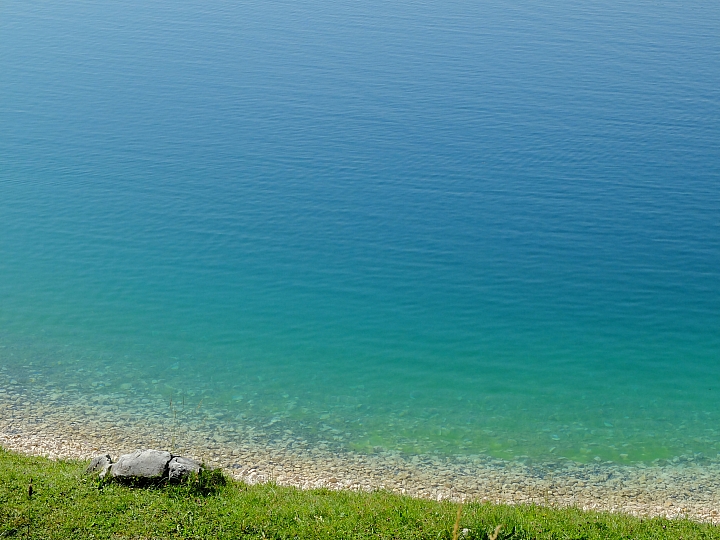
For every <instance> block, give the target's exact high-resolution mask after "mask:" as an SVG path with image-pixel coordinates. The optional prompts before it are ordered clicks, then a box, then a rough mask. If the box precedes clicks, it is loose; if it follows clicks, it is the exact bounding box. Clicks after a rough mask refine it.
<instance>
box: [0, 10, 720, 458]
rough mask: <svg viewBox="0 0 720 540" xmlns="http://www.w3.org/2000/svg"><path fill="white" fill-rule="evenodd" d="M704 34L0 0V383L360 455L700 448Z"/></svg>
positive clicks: (630, 454)
mask: <svg viewBox="0 0 720 540" xmlns="http://www.w3.org/2000/svg"><path fill="white" fill-rule="evenodd" d="M718 28H720V4H718V3H716V2H709V1H708V2H705V1H701V0H691V1H686V2H665V1H639V2H634V3H626V2H619V1H616V0H590V1H586V2H570V1H566V0H560V1H556V2H547V1H534V0H529V1H526V2H516V3H513V2H500V1H496V0H490V1H488V2H474V1H472V2H471V1H469V0H468V1H463V0H459V1H442V2H441V1H439V0H430V1H428V2H406V1H399V2H379V1H375V0H369V1H365V2H349V1H345V0H341V1H335V2H322V1H319V0H307V1H300V2H297V1H294V2H289V1H265V2H229V1H227V0H211V1H199V0H178V1H175V2H140V1H137V0H129V1H126V2H112V1H111V2H89V1H82V2H60V1H57V0H50V1H47V2H39V3H36V2H19V1H10V2H4V3H3V4H2V6H0V370H2V374H3V376H4V377H5V379H4V380H5V381H10V380H12V381H13V383H12V384H16V385H25V386H26V387H28V388H31V387H33V385H35V386H36V387H37V388H40V389H42V388H44V387H47V388H53V389H54V390H53V391H55V392H57V391H62V392H63V393H64V394H63V395H65V396H66V398H65V399H68V400H71V401H72V400H74V401H77V402H90V401H91V400H92V398H93V397H97V396H99V395H100V396H106V397H107V396H110V397H111V398H115V399H117V400H120V399H122V401H118V402H119V403H121V404H122V403H125V398H123V397H122V396H126V398H127V400H128V402H130V401H132V402H133V404H134V406H135V405H137V404H138V403H143V401H142V400H146V402H147V403H151V402H152V403H155V402H154V401H152V400H160V399H162V401H163V403H164V402H165V401H169V400H170V399H174V400H175V403H178V402H180V401H182V403H183V404H188V405H189V406H192V407H195V408H197V407H200V406H202V407H203V410H208V411H219V413H218V414H222V415H223V416H218V418H221V419H222V420H221V421H222V422H224V423H225V424H226V425H228V426H231V425H233V424H238V423H243V424H246V425H257V426H268V425H273V424H278V425H282V426H283V428H284V429H288V430H289V431H292V432H293V433H296V434H299V435H298V436H302V437H304V438H306V439H307V440H311V441H312V440H323V441H325V442H324V443H323V444H330V445H331V446H332V445H336V446H337V447H338V448H345V449H352V450H355V451H358V452H368V453H370V452H377V451H379V450H393V451H400V452H402V453H403V454H405V455H414V454H427V453H439V454H445V455H461V454H467V455H478V454H479V455H489V456H493V457H496V458H502V459H506V460H515V459H526V458H530V459H537V460H551V459H555V458H558V457H565V458H568V459H571V460H575V461H578V462H584V463H587V462H593V460H595V461H602V462H607V461H612V462H614V463H619V464H622V463H627V464H630V463H638V462H645V463H650V462H652V461H654V460H658V459H672V458H673V457H675V456H696V455H697V454H698V453H702V454H703V455H705V456H712V457H713V458H714V457H715V456H716V454H717V453H718V452H720V431H719V430H720V427H719V424H718V421H719V420H720V332H719V329H720V129H719V126H720V37H719V34H718ZM6 384H10V383H7V382H6ZM149 406H150V405H148V407H149ZM328 433H332V434H333V435H332V437H329V436H328Z"/></svg>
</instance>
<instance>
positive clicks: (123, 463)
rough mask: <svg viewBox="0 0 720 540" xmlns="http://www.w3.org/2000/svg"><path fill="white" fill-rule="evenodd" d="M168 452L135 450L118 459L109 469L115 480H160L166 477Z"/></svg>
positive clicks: (169, 457)
mask: <svg viewBox="0 0 720 540" xmlns="http://www.w3.org/2000/svg"><path fill="white" fill-rule="evenodd" d="M170 459H172V456H171V455H170V452H163V451H161V450H135V452H133V453H132V454H125V455H122V456H120V457H119V458H118V460H117V463H114V464H113V465H112V467H111V468H110V474H111V475H112V476H113V477H114V478H117V479H127V480H130V479H147V480H150V479H160V478H163V477H166V476H167V470H168V463H169V462H170Z"/></svg>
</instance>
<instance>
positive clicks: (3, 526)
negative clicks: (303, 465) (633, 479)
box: [0, 449, 720, 540]
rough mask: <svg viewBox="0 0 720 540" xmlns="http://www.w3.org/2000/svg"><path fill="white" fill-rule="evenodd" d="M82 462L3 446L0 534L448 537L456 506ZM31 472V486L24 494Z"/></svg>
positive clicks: (514, 514)
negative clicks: (136, 474)
mask: <svg viewBox="0 0 720 540" xmlns="http://www.w3.org/2000/svg"><path fill="white" fill-rule="evenodd" d="M84 466H85V464H84V463H79V462H53V461H49V460H46V459H43V458H37V457H27V456H20V455H18V454H14V453H11V452H6V451H4V450H2V449H0V538H18V539H20V538H22V539H24V538H63V539H65V538H83V539H86V538H113V539H115V538H277V539H280V538H282V539H296V538H297V539H306V538H307V539H310V538H348V539H350V538H352V539H362V538H388V539H391V538H392V539H399V538H413V539H415V538H418V539H420V538H427V539H433V540H437V539H451V538H452V537H453V528H454V525H455V522H456V517H457V512H458V505H456V504H452V503H447V502H444V503H436V502H432V501H423V500H416V499H411V498H408V497H402V496H397V495H392V494H389V493H383V492H376V493H353V492H335V491H328V490H315V491H301V490H298V489H294V488H284V487H279V486H275V485H262V486H247V485H245V484H241V483H237V482H233V481H230V482H228V483H227V484H226V485H219V486H216V487H212V488H208V489H199V488H198V487H197V486H192V485H186V486H172V487H163V488H152V489H133V488H129V487H125V486H121V485H117V484H108V485H104V486H101V485H100V484H99V483H98V481H97V480H95V479H93V478H89V477H87V476H85V475H84V474H83V469H84ZM31 479H32V486H33V494H32V497H29V496H28V487H29V484H30V480H31ZM498 525H501V526H502V528H501V529H500V532H499V534H498V536H497V538H499V539H500V538H502V539H507V538H513V539H531V538H538V539H539V538H547V539H550V538H558V539H560V538H562V539H567V538H574V539H581V538H582V539H592V538H618V539H619V538H628V539H629V538H633V539H646V538H647V539H650V538H652V539H657V538H672V539H678V538H683V539H689V538H719V539H720V528H718V527H714V526H711V525H705V524H698V523H693V522H690V521H680V520H672V521H670V520H665V519H649V520H648V519H646V520H641V519H636V518H632V517H628V516H621V515H613V514H598V513H593V512H582V511H579V510H574V509H564V510H557V509H550V508H543V507H537V506H525V507H512V506H496V505H489V504H467V505H465V506H463V508H462V514H461V517H460V522H459V527H458V536H459V537H460V538H467V539H471V538H472V539H477V538H482V539H485V538H488V537H489V536H490V535H491V534H492V532H493V531H494V530H495V529H496V527H497V526H498Z"/></svg>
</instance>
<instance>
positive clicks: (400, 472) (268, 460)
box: [0, 369, 720, 523]
mask: <svg viewBox="0 0 720 540" xmlns="http://www.w3.org/2000/svg"><path fill="white" fill-rule="evenodd" d="M7 371H8V370H7V369H0V445H2V446H4V447H5V448H8V449H13V450H17V451H20V452H26V453H31V454H37V455H44V456H48V457H51V458H73V459H88V458H89V457H92V456H93V455H96V454H97V453H100V452H110V453H111V454H112V455H114V456H117V455H119V454H121V453H124V452H126V451H130V450H134V449H136V448H163V449H168V450H171V451H176V452H178V453H183V454H189V455H192V456H194V457H196V458H198V459H201V460H203V461H205V462H206V463H209V464H213V465H215V466H220V467H223V468H224V469H225V470H226V471H227V472H229V473H230V474H232V475H233V476H235V477H237V478H239V479H242V480H243V481H246V482H249V483H255V482H268V481H274V482H278V483H280V484H283V485H292V486H297V487H300V488H304V489H307V488H317V487H327V488H330V489H353V490H373V489H388V490H391V491H393V492H396V493H402V494H408V495H411V496H417V497H423V498H431V499H436V500H442V499H451V500H458V501H470V500H475V501H489V502H496V503H512V504H543V505H558V506H567V505H571V506H579V507H581V508H585V509H598V510H610V511H622V512H629V513H632V514H635V515H638V516H668V517H689V518H691V519H697V520H702V521H711V522H715V523H720V512H719V511H718V508H720V500H718V495H717V494H718V493H720V459H718V458H714V459H708V458H706V457H704V456H702V455H700V454H697V455H682V456H676V457H675V458H673V459H671V460H662V461H660V460H657V461H656V462H654V463H653V464H651V465H646V464H643V463H640V464H637V465H625V466H623V465H618V464H615V463H612V462H592V463H579V462H575V461H572V460H569V459H565V458H560V459H556V460H544V461H538V460H532V459H530V458H527V457H525V458H522V457H521V458H519V459H516V460H511V461H510V460H502V459H497V458H493V457H490V456H487V455H478V454H474V455H473V454H471V455H455V456H447V455H443V454H439V453H437V452H435V453H431V454H414V455H408V454H405V453H402V452H392V451H385V450H382V449H380V448H378V450H377V451H376V452H369V453H368V452H357V451H354V450H351V449H348V447H347V446H346V445H344V444H342V442H340V441H339V440H338V439H339V438H338V437H337V436H336V435H335V430H331V429H330V430H328V431H329V433H324V434H322V435H319V436H308V434H307V433H303V432H302V430H300V431H298V430H297V424H295V423H293V422H286V421H283V420H282V419H280V418H276V419H274V420H272V421H271V422H269V423H267V424H265V425H262V426H258V425H257V424H255V423H253V420H254V419H252V418H236V419H235V420H234V421H232V422H229V421H228V419H227V415H228V413H229V411H227V410H222V409H213V408H211V407H210V406H208V407H204V406H203V404H202V403H200V404H199V405H195V404H194V403H190V402H189V401H186V400H185V399H183V398H182V397H181V398H180V399H179V400H175V401H174V402H170V401H166V399H165V398H164V397H163V396H160V395H157V394H155V395H154V397H153V394H151V393H148V394H142V393H140V392H126V393H118V392H112V393H108V394H100V395H98V396H96V397H95V398H93V399H92V400H91V402H88V401H87V400H86V399H85V398H84V396H83V395H82V394H79V393H78V392H77V391H76V390H75V387H74V386H68V387H65V388H58V387H57V385H56V384H54V383H51V384H50V385H48V386H45V385H44V383H43V381H42V378H41V377H36V378H34V380H33V381H32V382H31V384H27V382H26V383H24V384H21V383H20V382H18V381H17V379H14V378H11V377H10V376H9V375H8V373H7Z"/></svg>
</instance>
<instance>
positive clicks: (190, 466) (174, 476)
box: [168, 456, 200, 482]
mask: <svg viewBox="0 0 720 540" xmlns="http://www.w3.org/2000/svg"><path fill="white" fill-rule="evenodd" d="M199 472H200V464H199V463H198V462H197V461H194V460H192V459H189V458H185V457H181V456H176V457H174V458H172V459H171V460H170V463H168V480H170V481H171V482H173V481H174V482H177V481H180V480H183V479H184V478H187V476H188V475H189V474H190V473H199Z"/></svg>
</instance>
